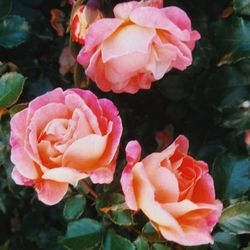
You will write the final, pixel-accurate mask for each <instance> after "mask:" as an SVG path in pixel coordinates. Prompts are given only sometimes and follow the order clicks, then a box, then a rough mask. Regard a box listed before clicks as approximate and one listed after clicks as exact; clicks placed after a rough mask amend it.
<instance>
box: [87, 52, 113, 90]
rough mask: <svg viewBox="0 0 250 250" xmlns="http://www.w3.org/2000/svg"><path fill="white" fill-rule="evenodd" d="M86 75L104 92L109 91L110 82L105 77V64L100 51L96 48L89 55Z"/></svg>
mask: <svg viewBox="0 0 250 250" xmlns="http://www.w3.org/2000/svg"><path fill="white" fill-rule="evenodd" d="M85 73H86V75H87V76H89V77H90V78H91V79H92V80H93V81H95V82H96V85H97V86H98V87H99V88H100V89H101V90H102V91H104V92H107V91H110V89H111V88H112V83H111V82H110V81H108V80H107V79H106V75H105V66H104V64H103V62H102V59H101V52H100V50H97V51H96V52H95V54H94V55H93V56H92V57H91V60H90V63H89V66H88V68H87V69H86V71H85Z"/></svg>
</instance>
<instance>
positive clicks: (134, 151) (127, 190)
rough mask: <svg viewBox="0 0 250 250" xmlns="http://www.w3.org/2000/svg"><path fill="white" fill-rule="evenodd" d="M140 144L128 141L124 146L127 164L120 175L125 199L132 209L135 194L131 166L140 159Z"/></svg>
mask: <svg viewBox="0 0 250 250" xmlns="http://www.w3.org/2000/svg"><path fill="white" fill-rule="evenodd" d="M140 157H141V146H140V144H139V143H138V141H130V142H129V143H128V144H127V146H126V159H127V165H126V167H125V168H124V170H123V172H122V176H121V180H120V182H121V186H122V191H123V193H124V195H125V200H126V203H127V205H128V207H129V208H130V209H132V210H137V209H138V207H137V204H136V200H135V194H134V189H133V176H132V172H131V171H132V168H133V166H134V165H135V164H136V163H137V162H138V161H139V160H140Z"/></svg>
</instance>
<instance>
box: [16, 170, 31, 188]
mask: <svg viewBox="0 0 250 250" xmlns="http://www.w3.org/2000/svg"><path fill="white" fill-rule="evenodd" d="M11 178H12V179H13V180H14V181H15V183H16V184H17V185H23V186H33V184H34V182H33V180H30V179H28V178H26V177H24V176H23V175H21V174H20V172H19V171H18V170H17V168H16V167H14V168H13V170H12V172H11Z"/></svg>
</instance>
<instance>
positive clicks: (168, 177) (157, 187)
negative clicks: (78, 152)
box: [121, 136, 222, 246]
mask: <svg viewBox="0 0 250 250" xmlns="http://www.w3.org/2000/svg"><path fill="white" fill-rule="evenodd" d="M187 151H188V140H187V139H186V137H184V136H179V137H178V138H177V139H176V140H175V141H174V142H173V143H172V144H171V145H170V146H169V147H167V148H166V149H165V150H163V151H162V152H160V153H153V154H150V155H149V156H147V157H146V158H144V159H143V160H142V161H139V160H140V154H141V148H140V145H139V144H138V142H137V141H131V142H129V143H128V145H127V147H126V153H127V162H128V163H127V166H126V167H125V169H124V171H123V173H122V177H121V185H122V189H123V192H124V194H125V199H126V203H127V205H128V207H129V208H130V209H133V210H138V209H141V210H142V211H143V213H144V214H145V215H146V216H147V217H148V218H149V220H150V221H151V223H152V224H153V225H154V227H155V228H156V229H157V230H159V231H160V232H161V234H162V236H163V237H164V238H165V239H167V240H170V241H174V242H177V243H179V244H181V245H186V246H194V245H201V244H208V243H213V239H212V237H211V234H210V233H211V231H212V229H213V227H214V225H215V224H216V223H217V222H218V220H219V216H220V214H221V211H222V204H221V202H220V201H218V200H215V191H214V184H213V179H212V177H211V176H210V175H209V173H208V166H207V164H206V163H205V162H203V161H197V160H195V159H193V158H192V157H191V156H189V155H187Z"/></svg>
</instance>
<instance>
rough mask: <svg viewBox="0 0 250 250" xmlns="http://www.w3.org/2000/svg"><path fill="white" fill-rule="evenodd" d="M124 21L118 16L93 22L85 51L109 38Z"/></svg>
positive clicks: (86, 39) (86, 40) (87, 36)
mask: <svg viewBox="0 0 250 250" xmlns="http://www.w3.org/2000/svg"><path fill="white" fill-rule="evenodd" d="M122 23H123V20H121V19H118V18H104V19H101V20H98V21H96V22H94V23H93V24H91V25H90V26H89V29H88V33H87V35H86V38H85V50H84V51H85V52H87V51H89V50H91V49H92V48H94V47H96V46H97V45H99V44H100V43H101V42H103V41H104V40H105V39H107V38H108V37H109V36H110V35H111V34H112V33H113V32H114V31H115V30H116V29H117V28H118V27H119V26H120V25H121V24H122ZM79 57H81V56H79ZM77 60H78V57H77ZM80 60H81V59H80Z"/></svg>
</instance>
